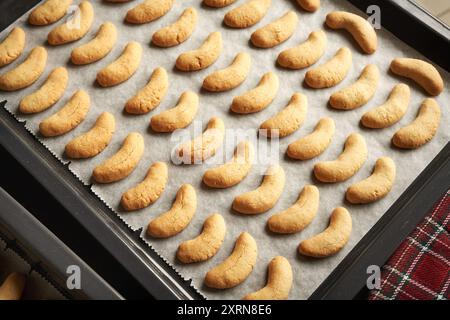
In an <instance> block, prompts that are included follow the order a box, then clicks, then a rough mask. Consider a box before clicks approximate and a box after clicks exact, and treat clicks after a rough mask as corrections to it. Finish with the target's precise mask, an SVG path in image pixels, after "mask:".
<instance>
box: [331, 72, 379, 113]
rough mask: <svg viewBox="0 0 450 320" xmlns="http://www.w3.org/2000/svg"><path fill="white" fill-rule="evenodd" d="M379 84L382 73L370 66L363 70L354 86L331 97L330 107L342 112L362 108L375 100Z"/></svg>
mask: <svg viewBox="0 0 450 320" xmlns="http://www.w3.org/2000/svg"><path fill="white" fill-rule="evenodd" d="M379 82H380V71H379V70H378V67H377V66H376V65H374V64H369V65H367V66H366V67H365V68H364V69H363V71H362V72H361V75H360V76H359V78H358V80H357V81H356V82H355V83H354V84H352V85H351V86H349V87H347V88H344V89H341V90H339V91H338V92H335V93H333V94H332V95H331V97H330V105H331V106H332V107H333V108H335V109H340V110H353V109H356V108H359V107H362V106H363V105H365V104H366V103H367V102H369V100H370V99H372V98H373V96H374V95H375V92H376V91H377V88H378V83H379Z"/></svg>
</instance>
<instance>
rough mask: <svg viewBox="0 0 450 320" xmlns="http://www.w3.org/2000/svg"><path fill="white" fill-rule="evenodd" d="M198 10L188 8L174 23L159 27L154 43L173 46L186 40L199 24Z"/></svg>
mask: <svg viewBox="0 0 450 320" xmlns="http://www.w3.org/2000/svg"><path fill="white" fill-rule="evenodd" d="M197 19H198V18H197V11H196V10H195V9H194V8H192V7H191V8H187V9H186V10H184V11H183V13H182V14H181V16H180V17H179V18H178V20H177V21H176V22H174V23H173V24H171V25H169V26H167V27H164V28H162V29H159V30H158V31H156V32H155V33H154V34H153V36H152V43H153V44H154V45H156V46H158V47H163V48H167V47H173V46H177V45H179V44H180V43H183V42H184V41H186V40H187V39H188V38H189V37H190V36H191V34H192V32H194V29H195V26H196V25H197Z"/></svg>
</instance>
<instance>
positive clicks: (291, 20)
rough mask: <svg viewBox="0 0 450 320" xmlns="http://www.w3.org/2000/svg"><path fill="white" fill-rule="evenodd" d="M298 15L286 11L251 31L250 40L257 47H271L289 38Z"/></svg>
mask: <svg viewBox="0 0 450 320" xmlns="http://www.w3.org/2000/svg"><path fill="white" fill-rule="evenodd" d="M297 24H298V17H297V14H296V13H295V12H294V11H288V12H287V13H285V14H284V15H283V16H282V17H280V18H278V19H276V20H275V21H273V22H271V23H269V24H268V25H266V26H264V27H262V28H260V29H258V30H256V31H255V32H253V33H252V35H251V38H250V41H251V42H252V43H253V45H254V46H256V47H259V48H273V47H275V46H277V45H279V44H280V43H283V42H284V41H286V40H287V39H289V38H290V37H291V36H292V35H293V34H294V32H295V28H296V27H297Z"/></svg>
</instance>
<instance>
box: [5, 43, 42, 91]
mask: <svg viewBox="0 0 450 320" xmlns="http://www.w3.org/2000/svg"><path fill="white" fill-rule="evenodd" d="M46 64H47V50H45V48H44V47H35V48H34V49H33V50H31V52H30V54H29V55H28V57H27V58H26V59H25V60H24V61H23V62H22V63H21V64H19V65H18V66H16V67H15V68H13V69H11V70H9V71H8V72H6V73H4V74H2V75H1V76H0V90H3V91H15V90H19V89H23V88H26V87H28V86H30V85H32V84H33V83H34V82H35V81H36V80H37V79H39V77H40V76H41V74H42V73H43V72H44V69H45V65H46Z"/></svg>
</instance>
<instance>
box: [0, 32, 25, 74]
mask: <svg viewBox="0 0 450 320" xmlns="http://www.w3.org/2000/svg"><path fill="white" fill-rule="evenodd" d="M25 38H26V36H25V31H23V29H22V28H20V27H15V28H14V29H12V30H11V32H10V33H9V34H8V35H7V36H6V38H5V39H4V40H3V41H2V42H1V43H0V67H3V66H6V65H7V64H10V63H11V62H13V61H14V60H16V59H17V58H18V57H19V56H20V55H21V54H22V52H23V49H24V48H25Z"/></svg>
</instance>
